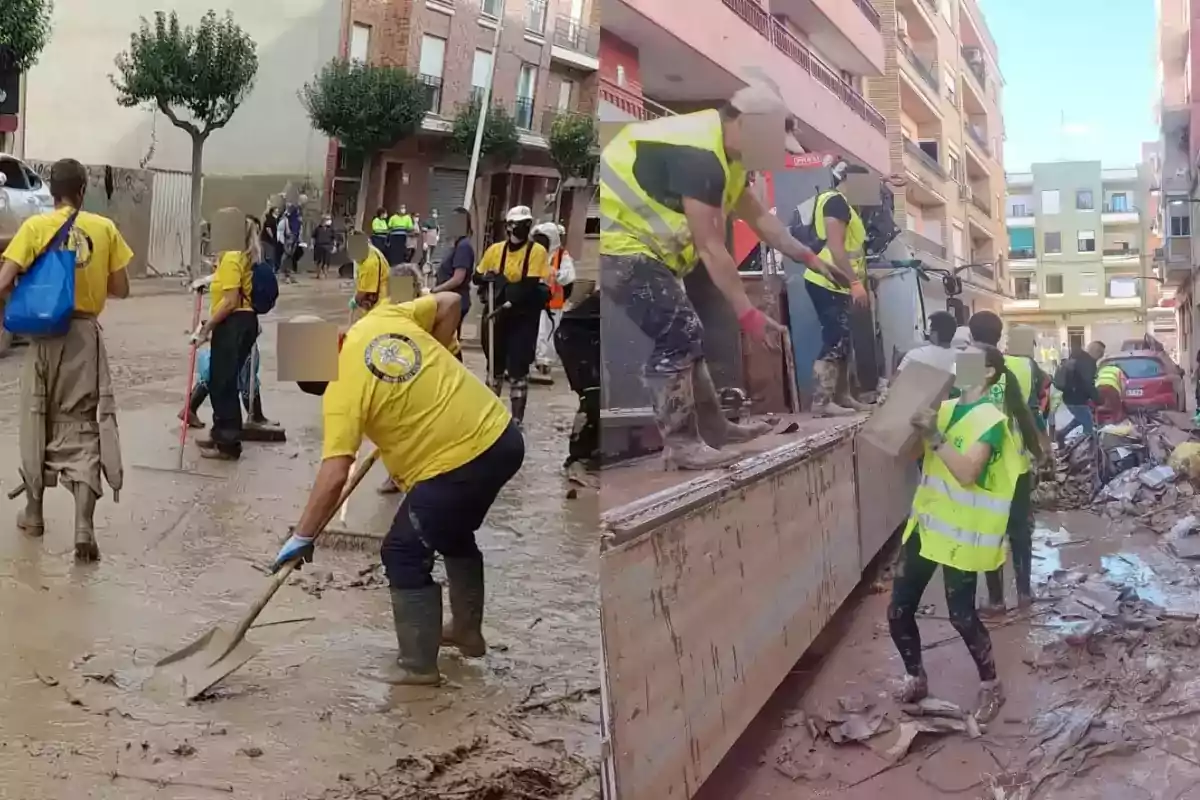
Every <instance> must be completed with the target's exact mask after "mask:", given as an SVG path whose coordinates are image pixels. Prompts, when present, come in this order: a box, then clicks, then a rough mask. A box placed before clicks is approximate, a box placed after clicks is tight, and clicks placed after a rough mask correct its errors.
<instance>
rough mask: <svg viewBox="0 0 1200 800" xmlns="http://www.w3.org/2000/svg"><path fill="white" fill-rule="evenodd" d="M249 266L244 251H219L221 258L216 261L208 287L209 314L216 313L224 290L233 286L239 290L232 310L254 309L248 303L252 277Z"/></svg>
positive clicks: (248, 259)
mask: <svg viewBox="0 0 1200 800" xmlns="http://www.w3.org/2000/svg"><path fill="white" fill-rule="evenodd" d="M251 266H252V265H251V264H250V256H248V255H246V254H245V253H242V252H239V251H237V250H228V251H226V252H224V253H221V258H220V260H218V261H217V271H216V272H215V273H213V282H212V286H210V287H209V292H210V293H211V295H212V296H211V298H210V299H209V305H208V313H209V314H215V313H217V306H219V305H220V304H221V298H222V297H224V296H225V292H227V291H228V290H230V289H233V288H238V289H240V290H241V291H239V292H238V304H237V307H236V308H235V309H234V310H235V311H250V312H253V311H254V308H253V307H252V306H251V305H250V290H251V288H252V283H253V278H254V271H253V269H252V268H251Z"/></svg>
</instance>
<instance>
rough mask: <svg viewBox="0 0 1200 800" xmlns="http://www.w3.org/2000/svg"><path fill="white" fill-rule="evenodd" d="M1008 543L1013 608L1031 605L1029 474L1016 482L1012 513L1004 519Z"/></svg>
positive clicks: (1031, 548) (1031, 527) (1031, 509)
mask: <svg viewBox="0 0 1200 800" xmlns="http://www.w3.org/2000/svg"><path fill="white" fill-rule="evenodd" d="M1008 541H1009V544H1011V545H1012V560H1013V572H1015V573H1016V578H1017V606H1018V607H1019V608H1028V607H1029V606H1030V605H1031V604H1032V603H1033V473H1032V472H1027V473H1025V474H1024V475H1022V476H1021V477H1019V478H1018V479H1017V488H1016V491H1015V492H1014V493H1013V501H1012V511H1011V513H1010V515H1009V518H1008Z"/></svg>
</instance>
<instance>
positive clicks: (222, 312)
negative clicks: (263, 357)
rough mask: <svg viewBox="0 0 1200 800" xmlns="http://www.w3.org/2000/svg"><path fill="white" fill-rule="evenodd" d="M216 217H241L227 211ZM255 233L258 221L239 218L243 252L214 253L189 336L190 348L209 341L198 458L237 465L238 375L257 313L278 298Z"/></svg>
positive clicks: (239, 444)
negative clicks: (205, 420)
mask: <svg viewBox="0 0 1200 800" xmlns="http://www.w3.org/2000/svg"><path fill="white" fill-rule="evenodd" d="M218 213H221V214H227V215H232V214H241V212H240V211H238V210H237V209H232V208H227V209H223V210H222V211H220V212H218ZM259 232H260V227H259V223H258V220H256V219H255V218H254V217H251V216H245V240H244V249H243V250H228V251H225V252H222V253H221V254H220V255H219V257H218V260H217V269H216V272H214V273H213V276H212V278H213V279H212V285H211V290H212V291H211V295H212V298H211V305H210V307H209V318H208V320H207V321H206V322H203V323H201V324H200V326H199V327H198V328H196V331H195V332H194V333H193V334H192V336H191V342H192V344H194V345H200V344H203V343H204V342H207V341H209V340H210V339H211V340H212V345H211V348H210V349H211V353H212V355H211V358H212V361H211V366H210V369H209V382H208V390H209V398H210V401H211V402H212V408H213V422H212V431H211V438H208V439H201V440H199V441H197V442H196V444H197V446H198V447H199V448H200V454H201V455H202V456H203V457H204V458H212V459H219V460H223V461H237V460H238V459H239V458H241V455H242V403H241V398H240V397H239V392H238V376H239V375H240V374H241V372H242V368H243V367H244V366H245V364H246V361H247V360H248V359H249V358H250V353H251V350H252V349H253V348H254V342H255V340H256V339H257V338H258V329H259V325H258V315H259V314H265V313H267V312H269V311H270V310H271V308H272V307H273V306H274V304H275V300H276V299H277V298H278V294H279V286H278V283H276V281H275V274H274V272H273V271H272V270H271V268H270V266H269V265H267V264H263V263H262V251H261V248H260V246H259ZM256 284H257V285H256Z"/></svg>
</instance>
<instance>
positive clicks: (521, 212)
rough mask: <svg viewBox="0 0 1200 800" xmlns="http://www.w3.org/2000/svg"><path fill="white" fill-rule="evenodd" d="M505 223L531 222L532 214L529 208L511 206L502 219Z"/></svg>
mask: <svg viewBox="0 0 1200 800" xmlns="http://www.w3.org/2000/svg"><path fill="white" fill-rule="evenodd" d="M504 221H505V222H532V221H533V212H532V211H531V210H530V209H529V206H513V207H512V208H510V209H509V210H508V214H506V215H505V217H504Z"/></svg>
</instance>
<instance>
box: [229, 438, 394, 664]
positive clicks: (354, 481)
mask: <svg viewBox="0 0 1200 800" xmlns="http://www.w3.org/2000/svg"><path fill="white" fill-rule="evenodd" d="M378 458H379V451H378V450H372V451H371V453H370V454H369V455H368V456H367V457H366V458H365V459H363V461H362V463H361V464H359V465H358V466H357V467H356V468H355V470H354V472H352V473H351V474H350V480H348V481H346V485H345V486H344V487H342V497H341V501H342V502H343V503H344V502H346V499H347V498H349V497H350V493H351V492H353V491H354V490H355V489H356V488H357V487H358V485H359V484H360V483H362V479H363V478H364V477H366V474H367V472H368V471H370V469H371V467H372V466H374V464H375V461H376V460H378ZM336 513H337V507H336V506H335V507H334V510H333V511H330V512H329V513H328V514H327V515H326V516H325V519H324V520H323V521H322V522H321V525H320V527H318V528H317V530H316V532H315V533H314V534H313V541H314V542H315V541H316V540H317V539H318V538H320V536H321V534H322V533H324V532H325V526H326V525H328V524H329V523H330V521H331V520H332V519H333V516H334V514H336ZM299 564H300V559H298V558H293V559H292V560H291V561H289V562H288V563H286V564H284V565H283V567H282V568H281V569H280V570H279V572H277V573H275V577H274V578H272V580H271V583H270V585H269V586H267V590H266V591H265V592H263V593H262V596H261V597H259V598H258V600H256V601H255V602H254V605H252V606H251V607H250V613H248V614H246V616H245V618H243V619H242V621H241V622H240V623H239V624H238V627H237V630H235V631H234V632H233V638H232V639H230V640H229V648H228V650H226V651H225V653H224V654H222V656H221V658H224V657H225V656H226V655H228V654H229V652H230V651H231V650H233V648H234V645H236V644H238V643H239V642H240V641H242V639H244V638H245V637H246V632H247V631H248V630H250V626H251V625H253V624H254V620H256V619H258V615H259V614H261V613H262V610H263V609H264V608H266V607H267V603H269V602H271V598H272V597H274V596H275V592H277V591H279V587H280V586H282V585H283V583H284V581H286V580H287V579H288V578H289V577H291V574H292V571H293V570H295V569H296V567H297V566H299ZM216 660H217V661H219V660H220V659H216ZM214 663H215V661H214Z"/></svg>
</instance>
